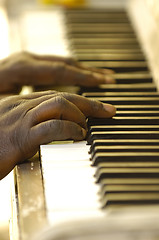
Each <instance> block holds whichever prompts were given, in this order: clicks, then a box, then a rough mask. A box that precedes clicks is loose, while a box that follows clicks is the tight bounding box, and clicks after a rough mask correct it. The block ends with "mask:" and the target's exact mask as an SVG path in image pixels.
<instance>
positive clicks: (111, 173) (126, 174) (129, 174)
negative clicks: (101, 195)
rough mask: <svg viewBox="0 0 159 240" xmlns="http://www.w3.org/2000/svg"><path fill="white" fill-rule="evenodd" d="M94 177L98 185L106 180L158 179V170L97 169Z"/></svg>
mask: <svg viewBox="0 0 159 240" xmlns="http://www.w3.org/2000/svg"><path fill="white" fill-rule="evenodd" d="M95 177H96V181H97V182H98V183H100V181H101V179H106V178H159V168H157V167H155V168H132V167H131V168H99V169H97V171H96V173H95ZM125 183H126V181H125Z"/></svg>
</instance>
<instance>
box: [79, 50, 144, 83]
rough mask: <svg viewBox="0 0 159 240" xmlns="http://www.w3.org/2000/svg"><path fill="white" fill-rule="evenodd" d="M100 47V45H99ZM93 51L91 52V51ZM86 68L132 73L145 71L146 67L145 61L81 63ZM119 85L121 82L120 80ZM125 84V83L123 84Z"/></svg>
mask: <svg viewBox="0 0 159 240" xmlns="http://www.w3.org/2000/svg"><path fill="white" fill-rule="evenodd" d="M99 46H100V45H99ZM92 51H93V50H92ZM81 62H82V63H83V64H85V66H87V67H91V66H92V67H95V68H101V69H105V68H109V69H112V70H114V71H115V72H117V73H121V72H132V71H147V70H148V66H147V63H146V62H145V61H120V62H119V61H81ZM120 83H122V82H121V80H120ZM123 83H125V82H123Z"/></svg>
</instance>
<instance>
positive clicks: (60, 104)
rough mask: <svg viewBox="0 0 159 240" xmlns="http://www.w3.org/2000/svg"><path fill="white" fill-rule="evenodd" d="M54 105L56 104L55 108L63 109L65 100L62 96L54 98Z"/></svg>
mask: <svg viewBox="0 0 159 240" xmlns="http://www.w3.org/2000/svg"><path fill="white" fill-rule="evenodd" d="M54 103H55V104H56V107H65V106H66V104H67V100H66V99H65V98H64V97H63V96H62V95H57V96H55V98H54Z"/></svg>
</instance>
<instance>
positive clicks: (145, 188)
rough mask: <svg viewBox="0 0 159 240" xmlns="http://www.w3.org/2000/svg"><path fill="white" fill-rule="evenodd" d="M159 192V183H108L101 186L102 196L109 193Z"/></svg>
mask: <svg viewBox="0 0 159 240" xmlns="http://www.w3.org/2000/svg"><path fill="white" fill-rule="evenodd" d="M140 192H142V193H157V192H158V193H159V185H152V184H150V185H135V184H134V185H130V184H126V183H125V184H123V185H106V186H103V187H102V188H101V191H100V196H101V197H104V196H105V195H106V194H109V193H140Z"/></svg>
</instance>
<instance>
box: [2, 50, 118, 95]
mask: <svg viewBox="0 0 159 240" xmlns="http://www.w3.org/2000/svg"><path fill="white" fill-rule="evenodd" d="M112 74H113V71H112V70H108V69H104V70H100V69H94V68H86V67H84V66H83V65H82V64H80V63H78V62H77V61H75V60H74V59H72V58H64V57H58V56H40V55H36V54H31V53H27V52H22V53H18V54H14V55H12V56H10V57H8V58H6V59H4V60H3V61H1V63H0V86H1V88H0V92H14V93H15V92H19V89H20V88H21V86H23V85H32V86H37V85H38V86H44V85H45V86H51V85H78V86H97V85H99V84H104V83H114V79H113V77H112Z"/></svg>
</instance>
